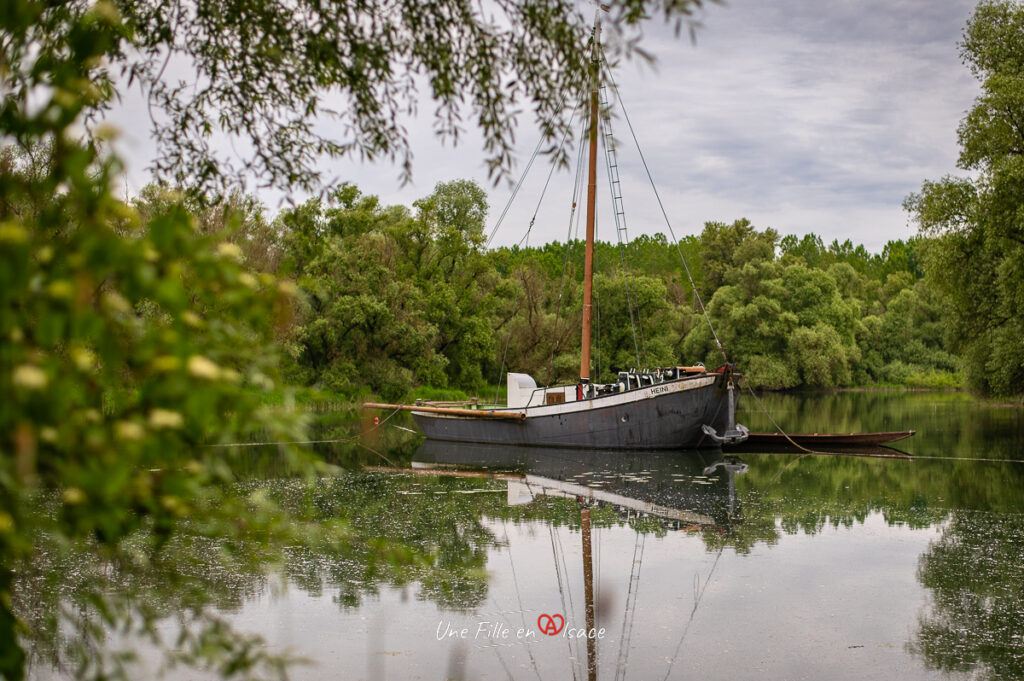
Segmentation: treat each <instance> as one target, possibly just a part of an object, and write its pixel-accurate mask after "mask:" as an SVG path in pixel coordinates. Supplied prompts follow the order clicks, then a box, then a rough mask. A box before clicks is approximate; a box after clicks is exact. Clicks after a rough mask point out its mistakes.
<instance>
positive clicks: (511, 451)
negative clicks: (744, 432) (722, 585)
mask: <svg viewBox="0 0 1024 681" xmlns="http://www.w3.org/2000/svg"><path fill="white" fill-rule="evenodd" d="M412 465H413V468H414V469H417V470H418V472H421V473H436V474H442V475H465V476H480V475H486V476H488V477H493V478H495V479H502V480H505V481H506V482H507V484H508V503H509V505H519V504H526V503H530V502H532V501H533V500H534V499H536V498H537V497H538V496H556V497H567V498H575V499H576V500H577V501H578V502H579V503H580V507H581V509H580V534H581V539H582V547H581V549H582V551H581V553H582V563H583V591H584V599H585V620H586V626H585V628H584V631H587V632H597V631H598V630H597V627H596V602H595V601H596V599H595V595H594V568H593V556H592V538H591V522H590V513H591V509H592V508H593V507H595V506H597V505H600V506H602V507H604V508H612V509H614V511H615V512H616V514H617V515H618V516H619V517H620V518H622V519H624V520H626V521H627V522H629V521H633V520H634V519H643V520H644V522H645V523H650V522H651V521H655V522H660V523H661V524H662V525H663V526H665V528H666V529H673V530H708V529H710V530H712V531H713V530H715V529H717V530H718V531H719V532H722V533H728V532H729V531H730V529H731V528H732V527H734V525H735V524H736V523H739V522H741V518H740V515H741V514H740V506H739V503H738V500H737V495H736V485H735V477H736V475H738V474H742V473H745V472H746V470H747V465H746V464H745V463H743V462H742V461H740V460H739V459H737V458H735V457H725V456H723V455H722V453H721V451H707V450H690V451H685V450H684V451H677V452H665V451H658V452H625V451H608V450H593V451H579V450H566V449H560V448H538V447H509V446H504V445H485V444H468V443H454V442H442V441H437V440H426V441H425V442H424V443H423V444H422V445H421V446H420V448H419V450H418V451H417V452H416V455H415V456H414V457H413V462H412ZM643 535H644V533H643V532H639V531H638V533H637V542H638V547H639V549H640V554H639V555H640V556H641V559H642V551H643V549H642V546H643ZM636 555H637V554H636V553H634V556H636ZM639 566H640V561H638V560H636V559H634V561H633V565H632V573H631V574H630V575H629V582H628V584H629V588H628V589H627V591H626V606H625V617H624V620H623V622H624V624H623V632H624V633H625V632H626V631H627V630H628V631H630V632H631V631H632V629H633V627H632V620H633V615H634V614H635V611H636V600H635V599H636V582H637V581H638V580H639ZM627 623H628V627H627ZM602 631H603V629H602ZM597 638H598V636H597V635H592V636H588V637H587V638H586V648H587V650H586V659H587V665H586V667H587V668H586V672H587V673H586V676H587V678H588V679H590V680H596V678H597ZM629 649H630V645H629V640H628V635H626V636H624V638H623V639H622V640H621V641H620V643H619V656H618V660H617V662H616V668H617V669H619V670H624V669H625V668H626V665H627V658H628V653H629Z"/></svg>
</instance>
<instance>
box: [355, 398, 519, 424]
mask: <svg viewBox="0 0 1024 681" xmlns="http://www.w3.org/2000/svg"><path fill="white" fill-rule="evenodd" d="M363 409H394V410H398V409H401V410H402V411H425V412H429V413H431V414H451V415H452V416H473V417H475V418H478V419H510V420H515V421H523V420H525V419H526V414H524V413H523V412H521V411H505V410H496V409H455V408H453V407H428V406H426V405H420V404H379V403H377V402H364V403H363Z"/></svg>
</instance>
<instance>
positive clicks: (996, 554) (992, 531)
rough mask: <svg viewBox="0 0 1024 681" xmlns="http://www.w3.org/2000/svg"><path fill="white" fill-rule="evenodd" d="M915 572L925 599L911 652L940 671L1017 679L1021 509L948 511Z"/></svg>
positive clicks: (999, 680) (1022, 636) (1021, 621)
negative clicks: (927, 594) (927, 598)
mask: <svg viewBox="0 0 1024 681" xmlns="http://www.w3.org/2000/svg"><path fill="white" fill-rule="evenodd" d="M918 579H919V580H920V582H921V584H922V585H924V586H925V587H927V588H928V589H929V590H930V592H931V602H930V603H929V606H928V607H927V609H926V610H925V611H924V612H922V613H921V615H920V617H919V624H918V630H917V632H916V633H915V635H914V639H913V641H911V643H910V644H909V645H908V649H909V650H910V651H911V652H913V653H915V654H917V655H920V656H922V657H923V658H924V659H925V661H926V663H927V664H928V665H929V668H932V669H938V670H942V671H944V672H973V676H972V678H983V679H991V680H992V681H1003V680H1006V681H1009V680H1010V679H1021V678H1024V515H1020V514H1014V515H999V516H993V515H992V514H988V513H972V512H963V511H957V512H954V513H952V514H951V516H950V519H949V523H948V524H947V525H946V527H944V528H943V530H942V536H941V537H940V538H939V539H937V540H936V541H934V542H933V543H932V544H931V546H930V547H929V549H928V551H927V553H925V554H924V555H923V556H921V560H920V564H919V568H918Z"/></svg>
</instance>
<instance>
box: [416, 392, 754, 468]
mask: <svg viewBox="0 0 1024 681" xmlns="http://www.w3.org/2000/svg"><path fill="white" fill-rule="evenodd" d="M727 383H728V380H727V378H726V377H725V376H724V375H722V374H703V375H698V376H688V377H685V378H682V379H679V380H675V381H666V382H664V383H659V384H655V385H653V386H647V387H644V388H640V389H636V390H632V391H628V392H624V393H616V394H612V395H606V396H601V397H597V398H594V399H591V400H582V401H579V402H569V403H565V404H558V405H544V406H536V407H529V408H525V409H520V410H518V411H521V412H525V415H526V416H525V418H524V419H523V420H522V421H510V420H504V419H502V420H498V419H483V418H474V417H467V416H455V415H445V414H429V413H425V412H417V411H413V412H412V415H413V418H414V419H415V421H416V425H417V426H419V428H420V430H421V431H422V432H423V434H424V435H425V436H426V437H428V438H430V439H433V440H448V441H455V442H476V443H491V444H504V445H515V446H519V447H572V448H586V449H634V450H642V449H680V448H694V447H717V446H719V445H718V444H717V443H715V442H714V441H713V440H711V438H709V437H708V436H707V435H706V434H705V433H704V432H703V431H702V426H704V425H710V426H711V427H712V428H714V429H715V430H716V431H718V432H719V433H722V432H725V431H726V430H727V429H728V428H729V426H730V424H729V423H728V420H729V413H730V409H729V404H728V401H729V399H730V394H729V391H728V390H727ZM738 393H739V391H734V392H733V393H732V399H733V400H734V404H733V407H735V400H736V399H737V396H738Z"/></svg>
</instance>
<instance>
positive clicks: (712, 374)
mask: <svg viewBox="0 0 1024 681" xmlns="http://www.w3.org/2000/svg"><path fill="white" fill-rule="evenodd" d="M724 376H725V374H724V373H723V372H718V371H706V372H704V373H700V374H693V375H687V376H683V377H680V378H674V379H672V380H669V381H662V382H660V383H654V384H652V385H645V386H643V387H641V388H633V389H632V390H625V391H623V392H615V393H608V394H606V395H598V396H596V397H591V398H587V399H585V400H573V401H572V402H562V403H558V404H537V405H534V406H532V407H494V408H488V409H486V410H484V409H480V410H479V411H480V412H481V414H480V416H475V415H470V414H445V413H439V412H427V411H417V410H416V409H415V405H413V408H411V409H410V410H409V411H410V412H411V413H412V414H414V415H416V416H419V417H422V418H432V419H451V420H474V419H478V418H485V417H486V412H504V413H519V414H523V420H522V421H520V423H525V422H526V420H528V419H531V418H545V417H551V416H559V415H562V414H573V413H577V412H582V411H586V412H593V411H597V410H599V409H610V408H614V407H620V406H624V405H628V404H632V403H634V402H640V401H642V400H647V399H655V398H657V397H658V395H651V394H645V392H644V391H645V390H647V389H649V388H655V387H658V386H662V385H664V386H669V385H673V384H682V383H686V382H690V381H696V380H698V379H708V378H714V379H715V380H714V381H713V382H711V383H707V384H705V385H698V386H694V387H692V388H690V387H687V388H683V389H681V390H675V391H672V392H684V391H688V390H694V389H698V388H703V387H711V386H714V385H715V383H717V382H718V379H719V378H720V377H724ZM742 376H743V374H740V373H738V372H736V373H733V377H734V378H742ZM572 385H573V384H568V385H565V386H549V387H548V388H544V389H551V388H560V387H571V386H572ZM538 390H542V388H538ZM631 393H632V394H633V395H631V397H632V399H628V400H625V401H622V402H615V403H614V404H609V403H604V404H592V405H591V406H589V407H581V408H579V409H574V410H565V411H563V410H562V409H564V408H565V407H567V406H572V405H576V404H582V403H587V402H589V403H593V402H599V401H601V400H604V399H606V398H610V397H622V396H624V395H630V394H631ZM423 406H429V405H426V404H424V405H423ZM559 408H561V409H559ZM542 409H543V410H545V411H544V413H538V411H539V410H542ZM531 412H532V413H531Z"/></svg>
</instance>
